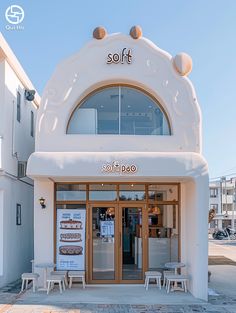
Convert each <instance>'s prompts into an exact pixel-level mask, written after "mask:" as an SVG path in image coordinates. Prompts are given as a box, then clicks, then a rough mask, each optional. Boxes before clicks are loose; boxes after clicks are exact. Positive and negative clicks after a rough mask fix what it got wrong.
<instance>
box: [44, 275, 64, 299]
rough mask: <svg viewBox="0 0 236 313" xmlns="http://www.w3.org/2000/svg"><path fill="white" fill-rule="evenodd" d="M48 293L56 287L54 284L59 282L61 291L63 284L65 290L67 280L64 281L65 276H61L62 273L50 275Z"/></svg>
mask: <svg viewBox="0 0 236 313" xmlns="http://www.w3.org/2000/svg"><path fill="white" fill-rule="evenodd" d="M47 284H48V286H47V295H48V294H49V292H50V290H51V289H52V288H53V287H54V284H58V285H59V289H60V293H62V287H61V286H63V290H65V289H66V288H65V281H64V276H63V275H62V276H60V275H50V276H49V277H48V278H47Z"/></svg>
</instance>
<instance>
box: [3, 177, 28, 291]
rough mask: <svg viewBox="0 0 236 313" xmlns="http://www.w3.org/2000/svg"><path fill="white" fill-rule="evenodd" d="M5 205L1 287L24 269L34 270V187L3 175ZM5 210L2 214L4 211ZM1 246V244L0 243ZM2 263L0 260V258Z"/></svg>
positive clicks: (26, 270)
mask: <svg viewBox="0 0 236 313" xmlns="http://www.w3.org/2000/svg"><path fill="white" fill-rule="evenodd" d="M0 189H1V190H4V192H3V191H2V193H1V195H2V194H4V198H3V206H2V207H1V205H0V224H2V225H3V227H1V228H0V232H1V239H0V240H2V244H3V247H2V248H3V254H1V257H0V259H1V258H2V261H3V262H2V269H3V271H2V273H1V275H0V286H4V285H5V284H7V283H9V282H12V281H14V280H16V279H18V278H20V275H21V274H22V273H23V272H28V271H31V263H30V260H31V259H32V258H33V187H32V186H29V185H27V184H24V183H22V182H19V181H17V180H14V179H12V178H8V177H6V176H5V177H3V176H2V177H0ZM16 203H19V204H21V219H22V224H21V225H16ZM1 211H2V214H1ZM0 249H1V243H0ZM0 265H1V261H0Z"/></svg>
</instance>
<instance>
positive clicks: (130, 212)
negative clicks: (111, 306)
mask: <svg viewBox="0 0 236 313" xmlns="http://www.w3.org/2000/svg"><path fill="white" fill-rule="evenodd" d="M119 213H120V221H121V224H120V231H121V238H122V240H121V247H120V252H119V253H120V264H121V272H120V280H121V281H122V282H123V283H125V282H127V283H142V282H143V279H144V270H145V269H146V266H147V257H146V255H147V231H148V230H147V223H146V222H145V220H146V219H147V217H146V213H145V210H143V206H141V205H132V206H131V205H130V204H128V205H127V206H126V205H122V206H121V207H120V208H119Z"/></svg>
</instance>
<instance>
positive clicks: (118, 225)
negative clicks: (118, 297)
mask: <svg viewBox="0 0 236 313" xmlns="http://www.w3.org/2000/svg"><path fill="white" fill-rule="evenodd" d="M94 207H104V208H109V207H114V209H115V237H114V238H115V243H114V271H115V276H114V279H93V227H92V209H93V208H94ZM123 208H141V209H142V272H143V279H136V280H127V279H122V269H123V259H122V256H123V253H122V252H123V244H122V213H123ZM86 232H87V234H86V238H87V242H86V245H87V251H88V253H87V262H88V263H87V269H88V276H87V278H88V283H89V284H120V283H123V284H134V283H135V284H139V283H143V282H144V272H145V271H146V270H147V265H148V246H147V244H148V212H147V210H146V205H145V204H144V203H143V202H142V203H129V202H124V203H119V204H118V203H114V202H90V203H89V204H88V208H87V231H86Z"/></svg>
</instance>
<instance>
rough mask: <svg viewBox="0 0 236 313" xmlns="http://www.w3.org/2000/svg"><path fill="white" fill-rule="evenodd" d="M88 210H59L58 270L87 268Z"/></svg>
mask: <svg viewBox="0 0 236 313" xmlns="http://www.w3.org/2000/svg"><path fill="white" fill-rule="evenodd" d="M85 221H86V210H85V208H84V210H83V209H71V210H67V209H58V210H57V252H56V264H57V270H75V271H78V270H84V269H85V225H86V222H85Z"/></svg>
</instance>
